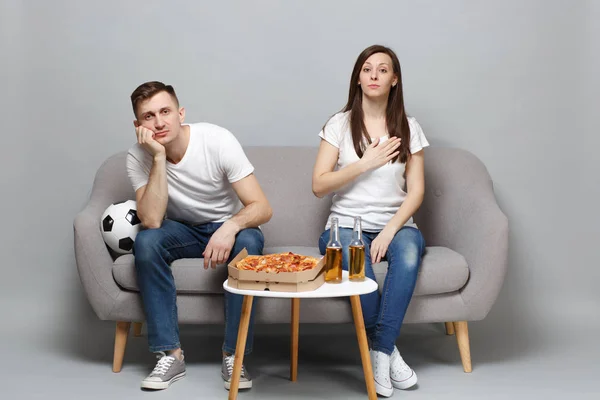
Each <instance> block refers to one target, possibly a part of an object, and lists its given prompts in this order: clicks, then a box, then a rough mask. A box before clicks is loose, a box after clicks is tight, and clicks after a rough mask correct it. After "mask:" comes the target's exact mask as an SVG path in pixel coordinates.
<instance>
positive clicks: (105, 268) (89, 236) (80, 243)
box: [73, 202, 121, 320]
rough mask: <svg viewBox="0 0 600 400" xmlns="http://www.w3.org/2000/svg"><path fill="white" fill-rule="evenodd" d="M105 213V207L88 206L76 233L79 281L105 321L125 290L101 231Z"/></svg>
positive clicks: (94, 307)
mask: <svg viewBox="0 0 600 400" xmlns="http://www.w3.org/2000/svg"><path fill="white" fill-rule="evenodd" d="M103 212H104V208H103V207H102V205H101V204H99V203H97V202H96V203H94V202H90V203H88V204H87V206H86V207H85V208H84V209H83V210H82V211H81V212H80V213H79V214H77V216H76V217H75V221H74V223H73V229H74V241H75V243H74V245H75V259H76V263H77V270H78V272H79V278H80V279H81V283H82V285H83V288H84V290H85V293H86V295H87V298H88V301H89V302H90V304H91V306H92V308H93V309H94V311H95V312H96V315H98V318H100V319H102V320H105V319H108V316H109V315H110V311H111V310H112V308H113V307H114V305H115V301H116V299H117V296H118V295H119V293H120V292H121V289H120V288H119V287H118V286H117V284H116V283H115V281H114V278H113V276H112V265H113V260H112V258H111V256H110V253H109V251H108V249H107V248H106V245H105V243H104V240H103V239H102V233H101V232H100V228H99V224H100V222H99V221H100V218H101V217H102V213H103Z"/></svg>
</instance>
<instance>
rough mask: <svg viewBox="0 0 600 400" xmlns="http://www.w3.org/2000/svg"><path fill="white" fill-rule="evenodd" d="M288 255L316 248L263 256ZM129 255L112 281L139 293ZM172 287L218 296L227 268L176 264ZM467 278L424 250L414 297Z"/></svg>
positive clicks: (443, 256) (459, 267)
mask: <svg viewBox="0 0 600 400" xmlns="http://www.w3.org/2000/svg"><path fill="white" fill-rule="evenodd" d="M284 251H292V252H295V253H298V254H304V255H307V256H315V257H320V256H321V254H320V253H319V249H318V248H316V247H298V246H286V247H267V248H265V251H264V252H265V254H269V253H279V252H284ZM133 260H134V259H133V255H131V254H126V255H123V256H121V257H119V258H117V259H116V260H115V262H114V263H113V268H112V272H113V277H114V279H115V281H116V282H117V284H118V285H119V286H121V287H122V288H124V289H127V290H132V291H139V289H138V286H137V281H136V276H135V266H134V262H133ZM373 269H374V271H375V278H376V279H377V283H378V284H379V287H380V288H381V287H383V281H384V279H385V273H386V271H387V262H380V263H378V264H375V265H374V266H373ZM172 270H173V276H174V278H175V286H176V287H177V292H178V293H222V292H223V281H224V280H225V279H227V268H226V267H225V265H219V266H217V268H215V269H212V268H209V269H204V266H203V260H202V259H200V258H187V259H181V260H176V261H174V262H173V264H172ZM468 277H469V269H468V267H467V262H466V261H465V259H464V257H463V256H461V255H460V254H458V253H456V252H455V251H452V250H450V249H448V248H445V247H427V249H426V252H425V256H424V257H423V262H422V264H421V268H420V270H419V278H418V279H417V286H416V288H415V293H414V294H415V295H416V296H419V295H429V294H440V293H449V292H454V291H456V290H459V289H460V288H462V287H463V286H464V285H465V283H466V282H467V279H468Z"/></svg>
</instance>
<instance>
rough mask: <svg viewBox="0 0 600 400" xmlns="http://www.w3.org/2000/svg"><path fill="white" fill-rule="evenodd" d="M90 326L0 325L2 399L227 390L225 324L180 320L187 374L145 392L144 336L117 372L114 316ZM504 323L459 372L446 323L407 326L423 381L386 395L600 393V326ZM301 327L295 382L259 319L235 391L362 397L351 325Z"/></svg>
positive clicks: (280, 334)
mask: <svg viewBox="0 0 600 400" xmlns="http://www.w3.org/2000/svg"><path fill="white" fill-rule="evenodd" d="M91 325H92V326H89V325H88V326H87V327H79V328H80V329H79V330H78V331H75V327H72V328H73V329H67V328H66V327H49V328H48V331H46V332H44V333H43V335H41V334H40V332H32V331H27V330H23V331H21V332H19V333H18V335H15V332H12V333H11V332H10V331H8V330H6V329H5V330H3V333H2V335H3V336H4V335H7V334H10V336H11V338H8V337H3V342H5V343H7V342H9V343H11V344H12V345H10V346H9V347H8V352H5V353H4V357H3V362H2V363H1V367H0V374H1V376H2V382H3V383H2V389H0V393H2V394H3V396H2V398H5V399H8V398H11V399H12V398H15V399H16V398H19V399H38V398H39V399H42V398H44V399H47V398H52V397H57V398H58V397H60V398H64V399H71V398H73V399H75V398H77V399H157V398H160V399H188V398H199V399H225V398H226V396H227V393H226V391H225V390H224V389H223V384H222V381H221V378H220V375H219V374H220V355H219V352H218V349H219V346H220V342H221V337H220V333H221V327H194V326H183V327H182V329H181V336H182V342H183V343H184V348H185V351H186V359H187V377H186V378H185V379H183V380H181V381H179V382H177V383H175V384H174V385H173V386H172V387H171V388H169V389H168V390H165V391H161V392H144V391H141V390H140V389H139V383H140V380H141V379H142V378H143V377H144V376H145V375H146V374H147V373H148V371H149V369H150V368H151V367H152V366H153V363H154V358H153V356H152V355H151V354H149V353H148V352H147V351H146V339H145V337H142V338H133V337H130V338H129V342H128V347H127V352H126V355H125V362H124V366H123V370H122V372H121V373H118V374H114V373H112V372H111V359H112V345H113V334H114V325H113V324H112V323H109V322H100V321H96V322H93V323H91ZM503 327H504V328H503V329H498V327H496V328H494V329H493V331H492V330H490V327H489V325H486V322H485V321H483V322H479V323H472V324H471V326H470V331H471V332H470V333H471V352H472V359H473V368H474V369H473V373H471V374H465V373H464V372H463V371H462V367H461V364H460V358H459V355H458V350H457V346H456V341H455V338H454V337H452V336H446V335H444V332H443V326H442V324H422V325H408V326H406V327H405V328H404V331H403V335H402V337H401V339H400V340H399V341H398V345H399V348H400V350H401V352H402V353H403V355H404V358H405V359H406V360H407V361H408V362H409V364H410V365H411V366H412V367H413V368H414V369H415V370H416V371H417V373H418V376H419V385H418V387H417V388H416V389H413V390H409V391H396V392H395V393H394V396H393V397H392V398H406V399H409V398H410V399H422V398H428V399H438V398H440V399H441V398H443V399H445V400H448V399H454V398H456V399H481V398H485V399H507V398H509V396H510V397H512V398H517V399H529V398H532V399H537V398H546V399H563V398H565V397H567V396H568V397H569V398H570V399H592V398H593V399H598V398H600V390H599V389H598V387H597V385H596V380H597V377H598V374H599V372H600V362H599V361H598V360H599V356H600V350H599V347H598V340H597V338H596V332H597V330H598V329H597V328H598V327H596V329H589V328H587V329H584V328H585V327H584V326H576V325H573V324H560V325H558V324H557V325H556V326H553V327H549V328H548V329H549V330H548V331H547V332H545V334H540V335H539V336H536V335H532V334H531V333H529V334H528V335H521V334H520V333H519V332H518V330H516V329H515V328H514V326H511V325H510V324H505V325H503ZM300 330H301V337H300V354H299V374H298V382H296V383H291V382H290V381H288V374H289V365H288V362H289V361H288V360H289V359H288V351H289V350H288V349H289V347H288V346H289V336H288V327H287V326H258V327H257V337H256V340H255V349H254V354H253V355H252V356H251V358H249V359H248V362H247V366H248V368H249V370H250V372H251V373H252V374H253V376H254V388H253V389H252V390H250V391H245V392H241V393H240V395H239V398H240V399H259V398H260V399H281V398H286V399H364V398H366V391H365V386H364V380H363V377H362V369H361V364H360V356H359V353H358V348H357V343H356V338H355V336H354V331H353V327H352V326H351V325H338V326H329V325H328V326H316V325H307V326H303V325H301V327H300ZM575 332H576V333H575ZM40 337H43V338H45V340H40ZM15 338H16V341H15ZM569 338H571V339H569ZM7 393H8V395H9V396H8V397H5V395H6V394H7Z"/></svg>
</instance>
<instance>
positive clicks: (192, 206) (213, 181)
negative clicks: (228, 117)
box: [127, 123, 254, 224]
mask: <svg viewBox="0 0 600 400" xmlns="http://www.w3.org/2000/svg"><path fill="white" fill-rule="evenodd" d="M189 127H190V141H189V144H188V148H187V150H186V152H185V154H184V156H183V158H182V159H181V161H179V163H177V164H173V163H171V162H169V161H167V162H166V170H167V185H168V192H169V200H168V203H167V217H168V218H171V219H176V220H183V221H187V222H189V223H193V224H203V223H208V222H224V221H226V220H228V219H230V218H231V217H232V216H234V215H235V214H236V213H238V212H239V210H241V209H242V204H241V202H240V200H239V198H238V196H237V194H236V193H235V191H234V190H233V188H232V187H231V184H232V183H234V182H237V181H239V180H240V179H242V178H245V177H246V176H248V175H250V174H251V173H252V172H253V171H254V167H253V166H252V164H250V161H248V158H247V157H246V154H244V151H243V149H242V146H241V145H240V143H239V142H238V141H237V139H236V138H235V136H233V134H232V133H231V132H229V131H228V130H227V129H225V128H221V127H220V126H217V125H213V124H208V123H198V124H190V125H189ZM151 168H152V156H151V154H150V153H148V152H147V151H146V150H144V148H143V147H142V146H140V145H139V144H138V143H136V144H135V145H134V146H133V147H131V148H130V149H129V153H128V154H127V174H128V175H129V180H130V181H131V184H132V185H133V189H134V190H136V191H137V190H138V189H139V188H141V187H142V186H144V185H146V184H147V183H148V177H149V175H150V169H151Z"/></svg>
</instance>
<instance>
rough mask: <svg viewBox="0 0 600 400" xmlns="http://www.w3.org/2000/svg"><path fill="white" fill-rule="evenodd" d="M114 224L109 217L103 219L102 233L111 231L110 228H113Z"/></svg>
mask: <svg viewBox="0 0 600 400" xmlns="http://www.w3.org/2000/svg"><path fill="white" fill-rule="evenodd" d="M114 223H115V221H114V220H113V219H112V218H111V217H110V215H107V216H106V218H104V220H102V229H104V232H110V231H112V227H113V224H114Z"/></svg>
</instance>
